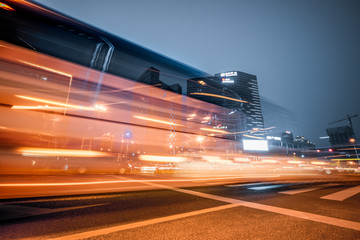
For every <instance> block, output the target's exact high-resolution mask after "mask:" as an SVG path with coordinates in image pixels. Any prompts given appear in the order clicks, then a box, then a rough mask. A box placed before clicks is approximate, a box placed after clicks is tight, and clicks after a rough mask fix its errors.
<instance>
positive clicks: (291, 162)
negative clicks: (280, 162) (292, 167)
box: [287, 160, 304, 164]
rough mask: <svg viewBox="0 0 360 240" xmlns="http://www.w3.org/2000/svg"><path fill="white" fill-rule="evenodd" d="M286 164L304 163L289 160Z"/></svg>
mask: <svg viewBox="0 0 360 240" xmlns="http://www.w3.org/2000/svg"><path fill="white" fill-rule="evenodd" d="M287 163H290V164H301V163H304V162H303V161H297V160H290V161H287Z"/></svg>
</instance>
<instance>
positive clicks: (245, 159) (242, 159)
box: [234, 158, 250, 162]
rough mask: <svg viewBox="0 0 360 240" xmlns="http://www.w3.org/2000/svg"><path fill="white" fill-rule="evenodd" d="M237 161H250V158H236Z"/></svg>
mask: <svg viewBox="0 0 360 240" xmlns="http://www.w3.org/2000/svg"><path fill="white" fill-rule="evenodd" d="M234 161H235V162H250V159H248V158H234Z"/></svg>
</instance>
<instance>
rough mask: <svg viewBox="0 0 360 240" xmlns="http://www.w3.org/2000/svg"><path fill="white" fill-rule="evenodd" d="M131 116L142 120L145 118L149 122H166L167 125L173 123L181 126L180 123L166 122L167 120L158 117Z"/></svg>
mask: <svg viewBox="0 0 360 240" xmlns="http://www.w3.org/2000/svg"><path fill="white" fill-rule="evenodd" d="M133 117H134V118H138V119H142V120H146V121H150V122H157V123H162V124H167V125H175V126H183V125H181V124H177V123H173V122H168V121H163V120H159V119H155V118H148V117H142V116H133Z"/></svg>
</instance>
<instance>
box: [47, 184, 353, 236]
mask: <svg viewBox="0 0 360 240" xmlns="http://www.w3.org/2000/svg"><path fill="white" fill-rule="evenodd" d="M139 182H141V183H143V184H147V185H151V186H156V187H160V188H163V189H168V190H172V191H176V192H181V193H185V194H190V195H194V196H198V197H203V198H208V199H212V200H217V201H222V202H226V203H230V204H228V205H223V206H218V207H213V208H207V209H202V210H198V211H193V212H188V213H181V214H176V215H172V216H167V217H161V218H155V219H150V220H145V221H141V222H135V223H130V224H125V225H118V226H113V227H109V228H103V229H98V230H93V231H88V232H82V233H76V234H72V235H66V236H62V237H57V238H52V239H53V240H67V239H84V238H90V237H97V236H100V235H105V234H110V233H114V232H119V231H123V230H128V229H133V228H137V227H144V226H148V225H152V224H158V223H163V222H167V221H172V220H177V219H181V218H186V217H191V216H196V215H199V214H204V213H210V212H214V211H219V210H225V209H228V208H233V207H239V206H243V207H248V208H253V209H258V210H263V211H267V212H272V213H277V214H282V215H285V216H290V217H295V218H300V219H304V220H310V221H314V222H319V223H325V224H328V225H333V226H337V227H343V228H347V229H352V230H356V231H360V223H359V222H353V221H349V220H344V219H340V218H334V217H327V216H322V215H318V214H313V213H307V212H301V211H297V210H292V209H287V208H281V207H274V206H270V205H265V204H260V203H254V202H247V201H243V200H239V199H234V198H228V197H222V196H218V195H213V194H208V193H202V192H196V191H192V190H188V189H181V188H176V187H171V186H166V185H161V184H156V183H151V182H143V181H140V180H139Z"/></svg>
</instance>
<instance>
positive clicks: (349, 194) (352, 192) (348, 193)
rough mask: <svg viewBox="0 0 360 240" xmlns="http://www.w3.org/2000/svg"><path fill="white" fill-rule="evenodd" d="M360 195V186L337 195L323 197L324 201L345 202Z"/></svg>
mask: <svg viewBox="0 0 360 240" xmlns="http://www.w3.org/2000/svg"><path fill="white" fill-rule="evenodd" d="M358 193H360V185H359V186H356V187H352V188H348V189H345V190H342V191H339V192H336V193H332V194H329V195H326V196H323V197H321V198H322V199H328V200H335V201H343V200H345V199H347V198H349V197H352V196H354V195H355V194H358Z"/></svg>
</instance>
